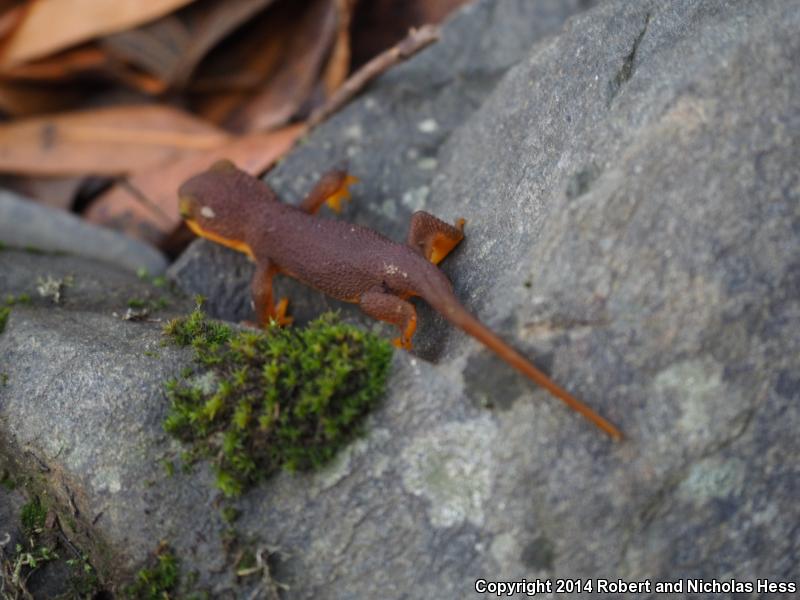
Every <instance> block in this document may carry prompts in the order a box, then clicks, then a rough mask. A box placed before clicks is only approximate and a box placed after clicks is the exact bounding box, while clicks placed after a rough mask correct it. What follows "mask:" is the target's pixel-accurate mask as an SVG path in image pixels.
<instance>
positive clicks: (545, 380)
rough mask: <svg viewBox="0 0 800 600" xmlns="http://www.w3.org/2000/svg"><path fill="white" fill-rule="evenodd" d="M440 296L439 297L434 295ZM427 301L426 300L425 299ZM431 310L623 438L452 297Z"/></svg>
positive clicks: (607, 429)
mask: <svg viewBox="0 0 800 600" xmlns="http://www.w3.org/2000/svg"><path fill="white" fill-rule="evenodd" d="M436 296H437V297H440V295H439V294H437V295H436ZM425 299H426V300H427V298H425ZM430 304H432V305H433V307H434V308H436V309H437V310H438V312H440V313H441V315H442V316H443V317H445V318H446V319H447V320H448V321H450V322H451V323H452V324H453V325H455V326H456V327H459V328H460V329H462V330H464V331H465V332H466V333H468V334H469V335H471V336H472V337H474V338H475V339H477V340H478V341H479V342H481V343H482V344H484V345H485V346H486V347H487V348H489V349H490V350H492V351H493V352H494V353H495V354H497V355H498V356H499V357H500V358H502V359H503V360H504V361H505V362H507V363H508V364H509V365H511V366H512V367H514V368H515V369H517V370H518V371H520V372H522V374H523V375H525V376H526V377H527V378H528V379H530V380H531V381H533V382H534V383H536V384H538V385H540V386H541V387H543V388H544V389H546V390H547V391H548V392H550V393H551V394H553V396H555V397H556V398H558V399H559V400H561V401H563V402H564V403H565V404H566V405H567V406H569V407H570V408H571V409H572V410H575V411H577V412H579V413H580V414H581V415H583V417H584V418H586V419H587V420H589V421H591V422H592V423H594V424H595V425H596V426H597V427H599V428H600V429H602V430H603V431H605V432H606V433H607V434H608V435H610V436H611V437H612V438H613V439H614V440H616V441H620V440H621V439H622V432H620V430H619V429H617V428H616V427H615V426H614V425H612V424H611V423H610V422H609V421H607V420H606V419H604V418H603V417H601V416H600V415H598V414H597V413H596V412H595V411H594V410H592V409H591V408H589V407H588V406H587V405H585V404H584V403H583V402H581V401H580V400H578V399H577V398H575V397H573V396H571V395H570V394H569V393H568V392H567V391H566V390H564V389H562V388H561V387H559V386H558V385H557V384H556V383H555V382H554V381H553V380H552V379H550V378H549V377H548V376H547V375H545V374H544V373H542V372H541V371H540V370H539V369H537V368H536V367H535V366H533V364H531V362H530V361H529V360H528V359H526V358H525V357H524V356H522V355H521V354H520V353H519V352H517V351H516V350H514V348H512V347H511V346H509V345H508V344H507V343H506V342H504V341H503V340H502V339H500V338H499V337H498V336H497V335H496V334H495V333H494V332H492V331H491V330H490V329H489V328H488V327H486V326H485V325H484V324H483V323H481V322H480V321H479V320H478V319H476V318H475V317H473V316H472V315H471V314H470V313H469V312H468V311H467V310H466V309H465V308H464V307H462V306H461V305H460V304H458V301H457V300H456V299H455V297H452V298H451V299H449V301H447V302H445V303H444V304H445V305H444V306H442V302H430Z"/></svg>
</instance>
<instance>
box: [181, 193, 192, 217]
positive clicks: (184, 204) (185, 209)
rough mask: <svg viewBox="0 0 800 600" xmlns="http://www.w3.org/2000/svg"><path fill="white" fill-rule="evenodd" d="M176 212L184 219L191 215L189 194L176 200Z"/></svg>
mask: <svg viewBox="0 0 800 600" xmlns="http://www.w3.org/2000/svg"><path fill="white" fill-rule="evenodd" d="M178 212H179V213H180V215H181V216H182V217H183V218H184V219H188V218H189V217H191V216H192V198H191V196H181V197H180V200H179V201H178Z"/></svg>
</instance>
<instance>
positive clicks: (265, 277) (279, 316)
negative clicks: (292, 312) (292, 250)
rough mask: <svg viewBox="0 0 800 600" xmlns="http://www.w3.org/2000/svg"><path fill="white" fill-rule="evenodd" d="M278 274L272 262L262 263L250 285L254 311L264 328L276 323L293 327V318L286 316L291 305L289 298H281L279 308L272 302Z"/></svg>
mask: <svg viewBox="0 0 800 600" xmlns="http://www.w3.org/2000/svg"><path fill="white" fill-rule="evenodd" d="M277 273H278V269H277V268H276V267H275V266H273V265H272V263H270V262H266V263H264V262H261V263H259V264H258V266H257V267H256V272H255V274H254V275H253V280H252V282H251V284H250V291H251V293H252V296H253V309H254V310H255V313H256V321H257V322H258V324H259V325H261V326H262V327H264V326H266V325H268V324H269V322H270V321H275V322H276V323H278V325H291V323H292V320H293V319H292V317H289V316H287V315H286V308H287V307H288V305H289V299H288V298H281V300H280V302H278V304H277V306H276V305H274V304H273V300H272V278H273V277H274V276H275V275H276V274H277Z"/></svg>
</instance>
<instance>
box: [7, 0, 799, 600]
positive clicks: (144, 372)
mask: <svg viewBox="0 0 800 600" xmlns="http://www.w3.org/2000/svg"><path fill="white" fill-rule="evenodd" d="M577 4H579V3H576V5H575V6H570V8H576V7H577ZM548 10H549V11H550V14H551V15H552V19H551V20H550V21H548V23H550V25H547V24H546V23H545V24H542V25H541V27H542V29H541V30H537V31H536V32H535V35H533V34H531V30H529V29H528V28H527V25H528V24H530V23H532V22H534V21H532V19H533V17H534V16H535V15H536V14H540V13H541V11H548ZM567 10H568V8H564V6H563V5H562V3H555V2H523V1H519V2H499V1H497V2H489V1H486V2H480V3H478V4H477V5H476V6H474V7H472V8H470V9H468V10H466V11H464V12H463V13H462V14H461V15H460V16H459V17H458V18H457V19H456V20H455V21H454V22H453V23H452V24H451V26H450V27H449V28H448V29H447V30H446V33H445V39H444V40H443V41H442V42H441V44H439V45H438V46H436V47H434V48H432V49H431V50H430V51H428V52H425V53H423V54H421V55H419V56H418V57H416V58H415V59H414V60H412V61H411V62H410V63H409V64H407V65H404V66H401V67H400V68H398V69H395V70H393V71H392V72H390V73H388V74H387V75H386V76H384V77H382V78H381V80H380V81H378V82H377V83H376V84H375V85H374V86H373V87H372V88H371V89H370V90H369V91H368V92H367V93H366V94H365V95H364V96H363V97H362V98H360V99H359V100H358V101H356V102H355V103H353V105H351V106H350V107H348V108H347V109H346V110H345V111H343V112H342V114H340V115H338V116H337V117H336V118H334V119H333V120H332V121H331V122H329V123H328V124H326V125H324V126H323V127H321V128H320V129H319V130H317V131H316V132H315V133H314V134H313V135H312V136H311V137H310V138H309V140H308V141H307V143H306V144H305V145H304V146H302V147H301V148H299V149H298V150H297V151H296V152H294V153H293V154H292V155H291V156H290V157H289V158H287V160H286V161H284V163H283V164H282V165H281V166H280V167H279V168H278V169H277V170H276V171H275V172H274V173H273V174H272V175H270V177H269V181H270V183H271V184H272V185H274V187H275V188H276V189H277V190H278V191H279V192H280V193H281V194H282V195H284V196H285V197H286V198H292V199H297V198H299V197H300V196H301V195H302V194H303V193H304V192H305V191H307V190H308V188H309V187H310V186H311V185H312V184H313V180H314V179H315V178H316V177H317V176H318V175H319V174H320V173H322V172H323V171H324V170H326V169H327V168H329V167H330V166H331V164H332V162H335V161H336V160H338V159H340V158H342V157H347V158H348V160H349V168H350V170H351V171H352V172H353V173H355V174H356V175H358V176H360V177H361V178H362V183H361V184H360V187H356V188H354V192H355V198H354V201H353V203H352V204H351V205H350V206H349V207H348V209H347V211H346V213H345V215H344V218H347V219H351V220H354V221H356V222H360V223H366V224H369V225H371V226H374V227H376V228H378V229H380V230H382V231H384V232H386V233H388V234H390V235H392V236H393V237H395V238H402V237H403V236H404V229H405V223H407V217H408V215H409V214H410V213H411V212H412V211H413V210H415V209H418V208H425V209H426V210H429V211H430V212H433V213H434V214H437V215H439V216H441V217H442V218H445V219H447V220H453V219H455V218H457V217H460V216H464V217H466V218H468V220H469V222H468V224H467V238H466V240H465V241H464V242H463V243H462V244H461V246H460V247H459V248H458V249H457V250H456V251H455V252H454V254H453V255H452V256H451V257H450V258H448V260H447V261H446V263H445V264H444V269H445V271H446V272H448V274H449V275H450V276H451V278H452V279H453V281H454V284H455V287H456V292H457V293H458V295H459V296H460V297H461V298H462V299H463V301H464V303H465V304H466V305H467V306H468V307H469V308H470V309H471V310H473V311H474V312H475V313H476V314H477V315H478V316H479V317H480V318H481V319H482V320H484V321H485V322H486V323H487V324H488V325H490V326H491V327H493V328H495V329H496V330H497V331H498V332H499V333H501V334H502V335H503V336H504V337H506V338H507V339H509V340H510V341H512V342H513V343H515V344H516V345H517V346H518V347H519V348H520V349H522V350H524V351H526V352H527V354H528V355H529V356H531V357H532V358H534V359H535V360H536V362H538V363H539V364H540V365H542V366H544V367H546V368H548V370H550V371H551V372H552V374H553V376H554V377H555V378H556V379H557V380H558V381H560V382H561V383H562V384H564V386H565V387H566V388H567V389H569V390H571V391H573V392H575V393H576V395H578V396H579V397H581V398H583V399H584V400H586V401H587V402H588V403H589V404H591V405H593V406H595V407H597V408H598V409H599V410H600V411H601V412H602V413H603V414H604V415H606V416H608V417H609V418H610V419H611V420H612V421H614V422H615V423H617V424H618V425H620V427H621V428H622V429H623V430H624V431H625V433H626V435H627V439H626V440H625V441H624V442H623V443H621V444H613V443H611V442H609V441H608V440H607V439H605V438H604V437H603V436H602V435H601V434H600V433H598V432H597V431H595V430H593V429H592V428H591V427H590V426H588V425H587V424H586V423H585V422H583V421H582V420H581V419H580V418H578V417H577V416H576V415H574V414H572V413H570V412H569V411H568V410H567V409H565V408H563V407H562V406H560V405H559V404H558V403H557V402H556V401H554V400H553V399H552V398H551V397H549V396H548V395H547V394H546V393H545V392H543V391H541V390H537V389H535V388H533V387H532V386H530V385H528V384H527V383H526V382H524V381H521V380H520V378H519V376H518V375H517V374H516V373H515V372H513V371H511V369H509V368H507V367H505V366H504V365H502V364H500V363H498V362H497V361H496V360H494V359H492V358H491V357H490V356H489V354H488V353H487V351H486V350H484V349H482V348H481V347H480V346H479V345H478V344H477V343H475V342H474V341H472V340H470V339H468V338H467V337H466V336H464V335H462V334H460V333H458V332H454V331H452V329H451V328H449V327H446V326H445V325H444V323H443V322H442V321H441V320H440V319H438V318H436V317H435V316H434V315H433V314H431V313H430V312H429V311H421V317H422V318H421V321H422V322H421V332H420V334H419V335H418V339H417V343H418V346H419V347H420V348H421V350H422V355H423V356H426V357H431V358H434V359H435V360H434V362H428V361H426V360H422V359H421V358H415V357H412V356H409V355H407V354H404V353H397V354H396V356H395V363H394V374H393V376H392V379H391V382H390V389H391V391H390V393H389V394H388V395H387V397H386V399H385V401H384V403H383V406H382V408H381V409H380V410H379V411H378V412H377V413H376V414H374V415H373V417H372V418H371V419H370V422H369V425H368V434H367V436H366V437H365V438H364V439H363V440H362V441H359V442H357V443H355V444H353V445H352V446H351V447H350V448H349V449H348V450H346V451H345V452H343V453H342V454H341V455H340V456H339V457H338V458H337V460H336V461H335V463H334V464H333V465H331V466H330V467H328V468H327V469H325V470H324V471H323V472H321V473H318V474H316V475H280V476H278V477H275V478H274V479H272V480H270V481H268V482H266V483H265V484H263V485H262V486H260V487H259V488H258V489H256V490H254V491H252V492H250V493H248V494H247V495H245V496H244V497H243V498H242V499H241V500H240V501H239V502H238V508H239V510H240V511H241V516H240V518H239V520H238V521H236V524H235V527H236V529H237V530H238V532H239V534H238V535H239V537H240V538H241V539H247V540H249V541H250V543H251V544H252V547H253V548H265V549H269V552H270V553H271V556H272V557H273V559H272V560H271V561H270V569H271V574H272V576H273V577H274V578H275V579H276V580H277V581H279V582H283V583H285V584H287V585H288V586H289V592H288V593H287V594H286V595H287V596H288V597H293V598H316V597H318V598H359V597H407V596H411V595H413V596H414V597H424V596H428V595H431V596H434V595H435V596H437V597H462V596H467V595H469V594H471V593H472V592H473V589H474V588H473V585H474V581H475V580H476V579H478V578H486V579H489V580H521V579H523V578H525V579H527V580H528V581H531V580H533V579H536V578H548V579H556V578H571V579H574V578H589V577H593V578H609V579H612V580H615V581H616V579H617V578H621V579H623V580H626V581H638V580H644V579H649V580H651V581H664V580H675V579H678V578H680V577H695V578H703V579H706V580H711V579H717V580H730V579H731V578H735V579H736V580H738V581H753V582H755V580H756V579H757V578H769V579H771V580H775V581H787V580H790V581H791V580H794V581H795V582H797V580H798V578H800V572H798V565H800V528H798V523H799V522H800V509H798V504H797V501H796V498H797V495H798V489H797V485H798V483H797V482H798V481H799V479H798V472H797V465H798V464H800V461H799V460H798V459H800V439H798V436H797V431H798V430H799V429H800V415H799V414H798V410H797V403H798V401H799V400H800V379H798V376H797V373H798V369H799V368H800V339H798V337H797V331H798V330H800V264H798V258H797V257H798V256H799V255H800V254H799V253H798V250H800V243H799V242H800V212H798V200H800V172H799V171H798V166H797V156H800V107H799V106H798V104H797V101H796V99H797V98H798V97H800V72H798V70H797V68H796V64H795V63H796V57H797V56H798V55H800V38H798V36H797V35H796V32H797V31H798V29H799V28H800V11H798V10H797V3H796V2H794V1H790V0H783V1H779V0H766V1H764V2H761V3H759V4H758V5H757V6H756V5H755V4H753V3H751V2H747V1H745V0H740V1H722V0H720V1H709V2H703V3H697V2H673V3H661V2H654V1H653V2H646V1H644V2H637V3H630V2H625V1H623V0H618V1H610V2H607V3H603V4H601V5H600V6H598V7H596V8H594V9H592V10H590V11H588V12H586V13H584V14H582V15H578V16H576V17H575V18H573V19H571V20H570V21H568V22H567V24H566V26H565V27H564V28H563V30H562V31H561V32H560V33H559V34H558V35H557V36H553V37H551V38H549V39H546V40H543V41H541V42H539V43H536V44H533V42H534V40H535V39H536V38H538V37H539V34H540V33H542V32H544V31H549V32H555V30H556V29H557V26H558V25H557V24H558V23H559V22H560V20H559V18H558V17H557V15H562V16H563V15H564V14H565V12H566V11H567ZM537 11H540V13H537ZM526 19H527V20H526ZM536 22H537V23H539V21H536ZM512 25H513V27H511V29H508V28H507V27H508V26H512ZM510 31H513V32H515V33H514V34H513V35H512V34H511V33H509V32H510ZM520 31H523V32H524V33H525V34H526V35H530V36H531V37H527V38H526V37H525V35H523V34H520ZM515 53H516V54H515ZM520 56H524V59H523V60H521V61H520V62H519V63H518V64H517V65H516V66H514V67H513V68H511V69H510V71H508V72H507V74H506V75H505V76H503V77H502V78H501V75H502V74H503V72H505V71H506V70H507V68H508V67H509V66H510V65H511V64H513V63H514V62H516V59H517V57H520ZM484 59H485V61H486V62H483V60H484ZM483 65H485V67H483ZM489 89H493V91H492V93H491V95H489V96H488V98H487V97H486V93H487V90H489ZM2 260H3V254H2V253H0V261H2ZM4 268H5V263H0V277H2V274H3V273H4V270H3V269H4ZM249 268H250V267H249V266H248V265H247V264H246V263H245V262H243V261H241V260H240V259H239V257H236V256H234V255H232V254H230V253H228V252H227V251H224V250H221V249H216V248H212V247H210V246H209V245H208V244H204V243H197V244H195V245H193V246H192V248H191V249H190V250H189V251H188V252H187V253H186V254H185V256H184V257H183V258H182V259H181V261H180V262H179V264H177V265H176V266H175V267H174V268H173V271H172V273H173V276H175V277H176V278H177V280H178V281H179V283H181V285H182V286H183V287H184V288H185V289H186V290H188V291H192V292H201V293H205V294H206V295H209V297H210V302H211V303H212V306H213V307H215V309H216V310H217V311H218V312H219V314H223V315H224V316H226V317H228V318H231V319H234V320H238V319H242V318H248V317H249V314H248V309H247V300H246V299H245V298H246V296H245V298H242V296H243V295H244V294H245V293H246V286H247V279H248V278H249V272H248V269H249ZM2 281H3V280H2V279H0V282H2ZM284 289H287V290H289V294H290V296H291V298H292V301H293V302H294V304H293V305H292V306H293V311H294V312H295V314H296V315H298V316H299V317H300V318H301V319H303V318H305V317H306V316H307V311H308V312H311V311H314V310H318V309H319V308H320V307H321V306H325V305H326V303H327V301H326V300H323V299H321V298H318V297H317V296H315V295H314V294H313V293H311V292H302V291H300V290H299V288H296V287H294V286H287V287H286V288H284ZM18 291H22V290H18ZM298 299H299V300H298ZM346 310H348V311H351V310H352V309H351V308H349V307H346ZM59 314H60V313H58V312H57V311H42V310H36V308H35V307H34V308H30V309H28V308H23V309H20V310H16V309H14V310H13V311H12V317H11V320H10V322H9V326H8V329H7V331H6V333H4V334H3V335H0V364H2V365H3V368H4V369H8V372H9V376H10V386H9V387H7V388H0V414H2V421H0V428H2V429H0V431H2V434H3V436H5V437H8V438H12V437H13V439H12V440H11V441H13V442H14V443H15V444H17V445H18V446H19V445H25V446H27V447H29V448H35V449H37V451H38V452H39V453H40V454H41V455H43V459H44V460H45V461H47V462H48V463H52V464H54V465H59V466H58V469H57V472H58V473H59V474H60V476H61V475H63V477H64V481H66V482H68V485H69V486H70V489H71V490H79V491H80V494H79V495H77V498H78V500H77V501H76V504H77V505H78V507H79V508H80V509H81V511H82V512H83V513H84V514H86V515H90V516H91V518H94V516H96V515H98V514H100V515H101V516H100V518H99V520H98V521H97V522H96V524H95V525H94V527H93V528H90V530H91V533H92V534H94V535H96V536H99V537H102V539H103V542H104V543H105V544H107V545H108V547H109V548H111V549H112V550H114V551H115V554H116V555H119V556H120V557H121V559H120V561H121V562H122V563H125V567H127V568H133V566H135V565H136V564H138V563H140V562H141V561H142V560H143V558H144V557H145V556H146V554H147V553H148V552H149V551H151V550H152V548H153V546H154V545H155V543H156V541H157V539H159V538H165V539H168V540H169V541H170V542H171V543H172V544H173V545H174V546H175V547H176V549H177V551H178V554H179V555H180V556H181V557H182V558H183V560H184V562H185V563H186V564H188V565H191V566H192V567H193V568H196V569H197V570H198V571H200V573H201V575H200V578H201V583H202V584H203V585H205V586H207V587H208V588H209V589H211V590H212V592H213V593H214V594H216V595H223V594H224V593H225V590H226V589H228V590H230V588H229V587H228V586H229V585H230V582H231V581H232V576H231V573H230V567H229V566H228V568H227V569H226V565H225V559H224V554H223V552H222V551H221V550H220V540H221V537H222V534H223V533H224V525H223V524H222V523H221V521H220V518H219V515H218V513H217V512H216V507H215V506H214V502H215V494H214V493H213V492H212V491H211V488H210V486H209V476H208V473H206V472H205V471H203V470H202V469H200V470H199V471H197V472H195V473H193V474H184V473H180V474H177V475H176V476H175V477H174V478H168V477H166V476H165V475H164V474H163V473H160V471H155V472H151V471H148V469H149V470H152V469H153V468H154V467H153V465H154V464H155V463H156V462H157V460H158V458H159V457H161V456H165V455H169V454H168V453H169V452H170V451H174V450H175V447H174V446H171V445H170V444H169V443H168V442H166V441H165V440H163V437H162V436H161V434H160V429H159V421H160V419H161V418H162V416H163V411H164V406H163V393H162V392H161V391H160V390H161V388H160V387H159V386H160V380H162V379H163V378H166V377H168V376H170V372H172V373H173V374H174V372H175V370H176V369H180V366H181V364H182V361H185V360H186V357H185V355H182V354H181V353H180V352H177V351H175V350H171V349H161V348H158V350H157V351H158V352H159V353H160V354H161V357H160V358H159V360H150V359H149V357H147V356H144V355H143V354H142V352H143V350H145V349H147V348H149V347H151V346H150V345H151V344H154V343H156V340H157V339H158V331H157V328H155V327H151V326H149V325H148V324H135V325H134V324H125V326H123V327H121V326H120V324H119V323H117V322H114V323H111V322H110V321H109V317H106V316H103V314H102V313H101V312H98V311H96V310H95V311H76V312H74V313H71V316H70V318H69V319H64V318H59ZM347 314H348V315H352V317H353V318H359V317H357V316H356V315H355V313H353V312H349V313H347ZM79 356H80V357H83V360H77V359H76V358H71V357H79ZM99 370H105V382H98V378H97V377H94V378H90V377H89V376H88V373H91V372H96V371H99ZM65 374H69V376H66V375H65ZM96 386H99V387H96ZM23 400H25V401H27V402H28V403H29V404H31V405H32V406H30V407H27V408H25V407H24V406H23V405H24V402H23ZM90 415H95V416H96V418H94V419H92V420H91V421H87V420H86V419H88V418H89V416H90ZM112 417H113V418H112ZM82 419H83V420H82ZM79 423H91V425H90V426H89V427H86V426H84V427H82V428H81V429H80V432H79V433H80V435H78V432H77V431H76V430H78V429H79V428H78V427H77V424H79ZM70 424H72V425H70ZM11 432H13V436H11V435H10V434H11ZM42 432H50V433H48V434H43V433H42ZM87 432H91V433H90V434H88V433H87ZM18 446H17V447H18ZM57 482H58V479H57V478H55V477H54V478H53V483H52V485H53V486H54V487H56V488H58V485H57ZM145 482H147V483H148V484H149V486H148V485H145ZM58 489H61V488H58ZM91 518H90V520H91ZM240 583H241V582H240ZM244 583H245V585H247V584H248V583H249V585H251V586H252V585H256V584H255V583H253V582H252V581H249V580H247V581H245V582H244ZM230 593H232V594H233V592H230ZM236 594H238V595H240V596H241V590H239V591H237V592H236ZM576 595H577V594H576ZM698 597H703V595H699V596H698ZM707 597H712V596H711V595H707ZM714 597H717V596H714Z"/></svg>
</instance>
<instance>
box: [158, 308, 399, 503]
mask: <svg viewBox="0 0 800 600" xmlns="http://www.w3.org/2000/svg"><path fill="white" fill-rule="evenodd" d="M165 332H166V334H167V335H169V336H170V337H171V338H172V340H174V341H175V343H177V344H179V345H183V346H189V345H190V346H192V347H193V348H194V351H195V361H196V365H197V369H196V370H195V371H194V372H193V373H192V374H184V375H188V377H184V378H183V379H182V380H180V381H177V380H176V381H171V382H169V384H168V386H167V389H168V394H169V399H170V401H171V406H170V410H169V414H168V416H167V419H166V421H165V423H164V428H165V429H166V431H167V432H168V433H170V434H172V435H173V436H175V437H177V438H178V439H180V440H182V441H184V442H187V443H190V444H192V449H193V450H192V451H193V454H194V455H195V456H205V457H208V458H210V459H211V460H212V462H213V465H214V468H215V470H216V474H217V485H218V486H219V488H220V489H221V490H222V491H223V492H224V493H225V494H226V495H228V496H237V495H239V494H240V493H242V491H244V489H246V487H247V486H249V485H251V484H253V483H255V482H257V481H259V480H260V479H262V478H263V477H265V476H267V475H269V474H271V473H273V472H275V471H276V470H278V469H287V470H290V471H294V470H298V469H302V470H305V469H313V468H317V467H319V466H321V465H322V464H324V463H325V462H327V461H328V460H330V459H331V458H332V457H333V456H334V454H335V453H336V451H337V450H339V449H340V448H341V447H343V446H344V445H346V444H347V443H348V442H349V441H350V440H352V439H353V438H354V436H355V435H357V434H358V432H359V430H360V427H361V424H362V423H363V419H364V417H365V416H366V414H367V413H368V412H369V410H370V409H371V408H372V407H373V406H374V405H375V403H376V402H377V400H378V398H379V397H380V396H381V394H382V392H383V389H384V386H385V383H386V377H387V375H388V372H389V364H390V360H391V355H392V348H391V346H390V345H389V344H388V343H387V342H385V341H383V340H381V339H379V338H377V337H375V336H373V335H371V334H368V333H365V332H363V331H361V330H359V329H357V328H355V327H352V326H348V325H344V324H342V323H340V322H339V321H338V318H337V317H336V316H335V315H333V314H326V315H323V316H322V317H320V318H319V319H317V320H315V321H313V322H311V323H310V324H309V325H308V326H307V327H305V328H281V327H278V326H277V325H274V326H271V327H269V328H267V329H266V330H264V331H240V332H234V331H233V330H232V329H231V328H230V327H228V326H226V325H224V324H222V323H219V322H215V321H211V320H209V319H207V318H206V317H205V315H204V314H203V312H202V311H201V310H200V309H199V308H198V309H197V310H195V311H194V312H193V313H192V314H191V315H190V316H188V317H187V318H184V319H176V320H174V321H172V322H170V323H169V324H168V325H167V327H166V328H165Z"/></svg>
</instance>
